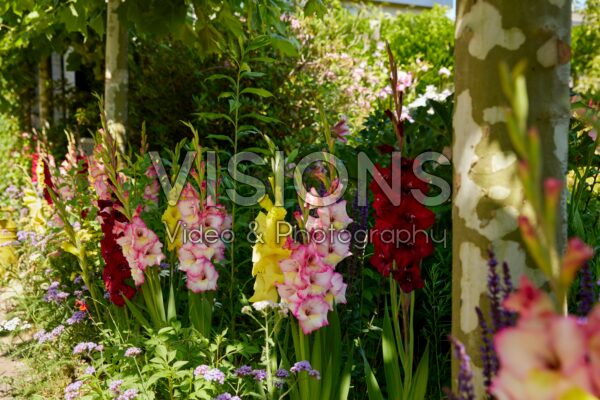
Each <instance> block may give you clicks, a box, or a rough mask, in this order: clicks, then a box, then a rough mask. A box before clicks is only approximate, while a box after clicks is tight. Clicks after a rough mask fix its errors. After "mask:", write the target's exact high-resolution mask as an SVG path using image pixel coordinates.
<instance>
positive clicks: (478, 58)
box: [452, 0, 571, 399]
mask: <svg viewBox="0 0 600 400" xmlns="http://www.w3.org/2000/svg"><path fill="white" fill-rule="evenodd" d="M570 28H571V2H570V1H568V0H523V1H503V0H486V1H481V0H480V1H474V0H458V1H457V15H456V47H455V63H456V64H455V65H456V67H455V76H456V95H455V96H456V97H455V110H454V120H453V124H454V144H453V158H454V203H453V213H452V220H453V244H452V250H453V260H452V266H453V288H452V294H453V300H452V302H453V307H452V311H453V317H452V322H453V324H452V331H453V335H454V336H455V337H457V338H458V339H459V340H460V341H462V342H463V343H464V344H465V346H466V348H467V351H468V352H469V354H470V355H471V358H472V360H473V363H474V373H475V378H476V387H477V389H476V390H477V398H478V399H480V398H483V383H482V380H481V368H480V366H481V361H480V356H479V354H480V351H479V340H480V335H479V329H478V321H477V315H476V314H475V307H476V306H481V307H483V309H484V310H485V306H486V302H485V293H486V285H487V272H488V268H487V265H486V262H487V250H488V248H489V247H490V246H493V248H494V250H495V252H496V255H497V257H498V259H499V260H500V261H507V262H508V263H509V265H510V267H511V271H512V272H513V277H518V276H519V275H520V274H521V273H523V272H526V273H527V274H528V275H530V276H531V277H532V278H533V279H534V280H537V281H538V282H541V281H542V278H541V276H540V272H539V271H536V270H533V269H532V268H530V267H528V265H529V266H531V265H532V263H531V262H528V258H527V257H526V252H525V250H524V247H523V246H522V244H521V240H520V235H519V231H518V227H517V215H518V214H519V212H520V210H521V209H522V200H523V193H522V186H521V185H520V183H519V181H518V176H517V158H516V155H515V153H514V152H513V150H512V148H511V145H510V140H509V137H508V133H507V130H506V125H505V123H504V114H503V108H502V107H503V106H504V105H506V104H507V102H506V100H505V97H504V94H503V92H502V89H501V85H500V79H499V65H500V64H501V63H503V62H504V63H506V64H507V65H508V66H509V67H510V68H512V67H514V65H515V64H517V63H518V62H519V61H521V60H525V61H526V62H527V69H526V73H525V74H526V79H527V89H528V93H529V102H530V109H529V110H530V112H529V123H530V125H531V126H535V127H537V128H538V130H539V132H540V136H541V141H542V145H543V162H544V166H543V173H544V176H554V177H558V178H560V179H564V175H565V172H566V161H567V134H568V125H569V42H570ZM561 210H563V211H562V215H561V225H562V227H561V229H559V231H560V234H559V236H560V237H559V243H564V241H565V236H566V225H565V220H566V211H565V210H566V207H565V199H564V196H563V199H562V207H561ZM455 367H456V365H455ZM453 370H454V372H456V368H453ZM453 375H454V376H455V377H456V374H453Z"/></svg>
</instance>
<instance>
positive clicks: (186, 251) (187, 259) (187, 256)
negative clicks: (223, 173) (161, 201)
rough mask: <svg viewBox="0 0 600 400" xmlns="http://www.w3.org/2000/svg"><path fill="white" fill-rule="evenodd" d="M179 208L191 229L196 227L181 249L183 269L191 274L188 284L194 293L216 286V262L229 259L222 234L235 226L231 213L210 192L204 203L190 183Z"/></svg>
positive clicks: (182, 195)
mask: <svg viewBox="0 0 600 400" xmlns="http://www.w3.org/2000/svg"><path fill="white" fill-rule="evenodd" d="M177 208H178V211H179V213H180V215H181V220H182V222H184V223H185V226H186V227H187V229H193V231H190V233H189V235H188V236H187V240H184V243H183V245H182V246H181V247H180V248H179V250H178V257H179V269H180V270H181V271H184V272H185V273H186V275H187V283H186V285H187V287H188V289H190V290H191V291H192V292H194V293H201V292H205V291H209V290H216V289H217V280H218V278H219V274H218V272H217V270H216V268H215V266H214V264H213V262H220V261H223V260H225V243H224V242H223V240H222V237H221V235H222V233H223V232H224V231H225V230H227V229H230V228H231V216H230V215H228V214H227V211H226V210H225V207H223V206H222V205H220V204H217V203H215V201H214V200H213V199H212V198H211V197H210V196H208V197H207V198H206V201H205V204H204V206H202V202H201V199H200V196H199V195H198V193H197V192H196V190H195V189H194V187H193V186H192V185H191V184H189V183H188V184H187V185H186V187H185V188H184V190H183V191H182V194H181V197H180V199H179V202H178V203H177Z"/></svg>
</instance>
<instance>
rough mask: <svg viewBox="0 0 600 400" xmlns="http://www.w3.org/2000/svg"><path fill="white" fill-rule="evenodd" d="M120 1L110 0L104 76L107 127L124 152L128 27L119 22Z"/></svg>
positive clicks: (127, 81)
mask: <svg viewBox="0 0 600 400" xmlns="http://www.w3.org/2000/svg"><path fill="white" fill-rule="evenodd" d="M120 4H121V1H120V0H108V5H107V13H106V15H107V17H106V56H105V57H106V58H105V63H106V66H105V75H104V112H105V114H106V123H107V128H108V130H109V132H110V133H111V135H112V136H113V137H114V138H115V140H116V142H117V144H118V146H119V148H120V150H121V151H123V150H124V147H125V130H126V127H127V92H128V84H129V73H128V69H127V47H128V40H129V39H128V34H127V27H126V26H125V25H124V24H122V23H121V22H120V21H119V15H118V9H119V5H120Z"/></svg>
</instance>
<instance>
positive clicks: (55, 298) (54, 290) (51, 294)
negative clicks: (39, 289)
mask: <svg viewBox="0 0 600 400" xmlns="http://www.w3.org/2000/svg"><path fill="white" fill-rule="evenodd" d="M59 286H60V283H59V282H56V281H54V282H52V283H51V284H50V286H48V290H47V291H46V294H45V295H44V301H45V302H48V303H49V302H55V303H62V302H63V301H64V300H65V299H66V298H68V297H69V293H67V292H63V291H62V290H60V289H59Z"/></svg>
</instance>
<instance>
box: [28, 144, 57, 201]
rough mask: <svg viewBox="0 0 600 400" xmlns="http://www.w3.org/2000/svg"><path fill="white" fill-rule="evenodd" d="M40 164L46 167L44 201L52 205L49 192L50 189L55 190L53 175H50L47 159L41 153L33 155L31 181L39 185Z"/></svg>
mask: <svg viewBox="0 0 600 400" xmlns="http://www.w3.org/2000/svg"><path fill="white" fill-rule="evenodd" d="M40 162H41V163H42V165H43V167H44V199H46V201H47V202H48V204H50V205H52V204H53V201H52V197H50V193H49V192H48V188H51V189H52V190H54V184H53V183H52V174H51V173H50V167H49V166H48V160H47V159H45V158H44V157H43V156H42V155H41V154H40V153H33V155H32V156H31V181H32V182H33V183H38V175H37V169H38V165H39V163H40Z"/></svg>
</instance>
